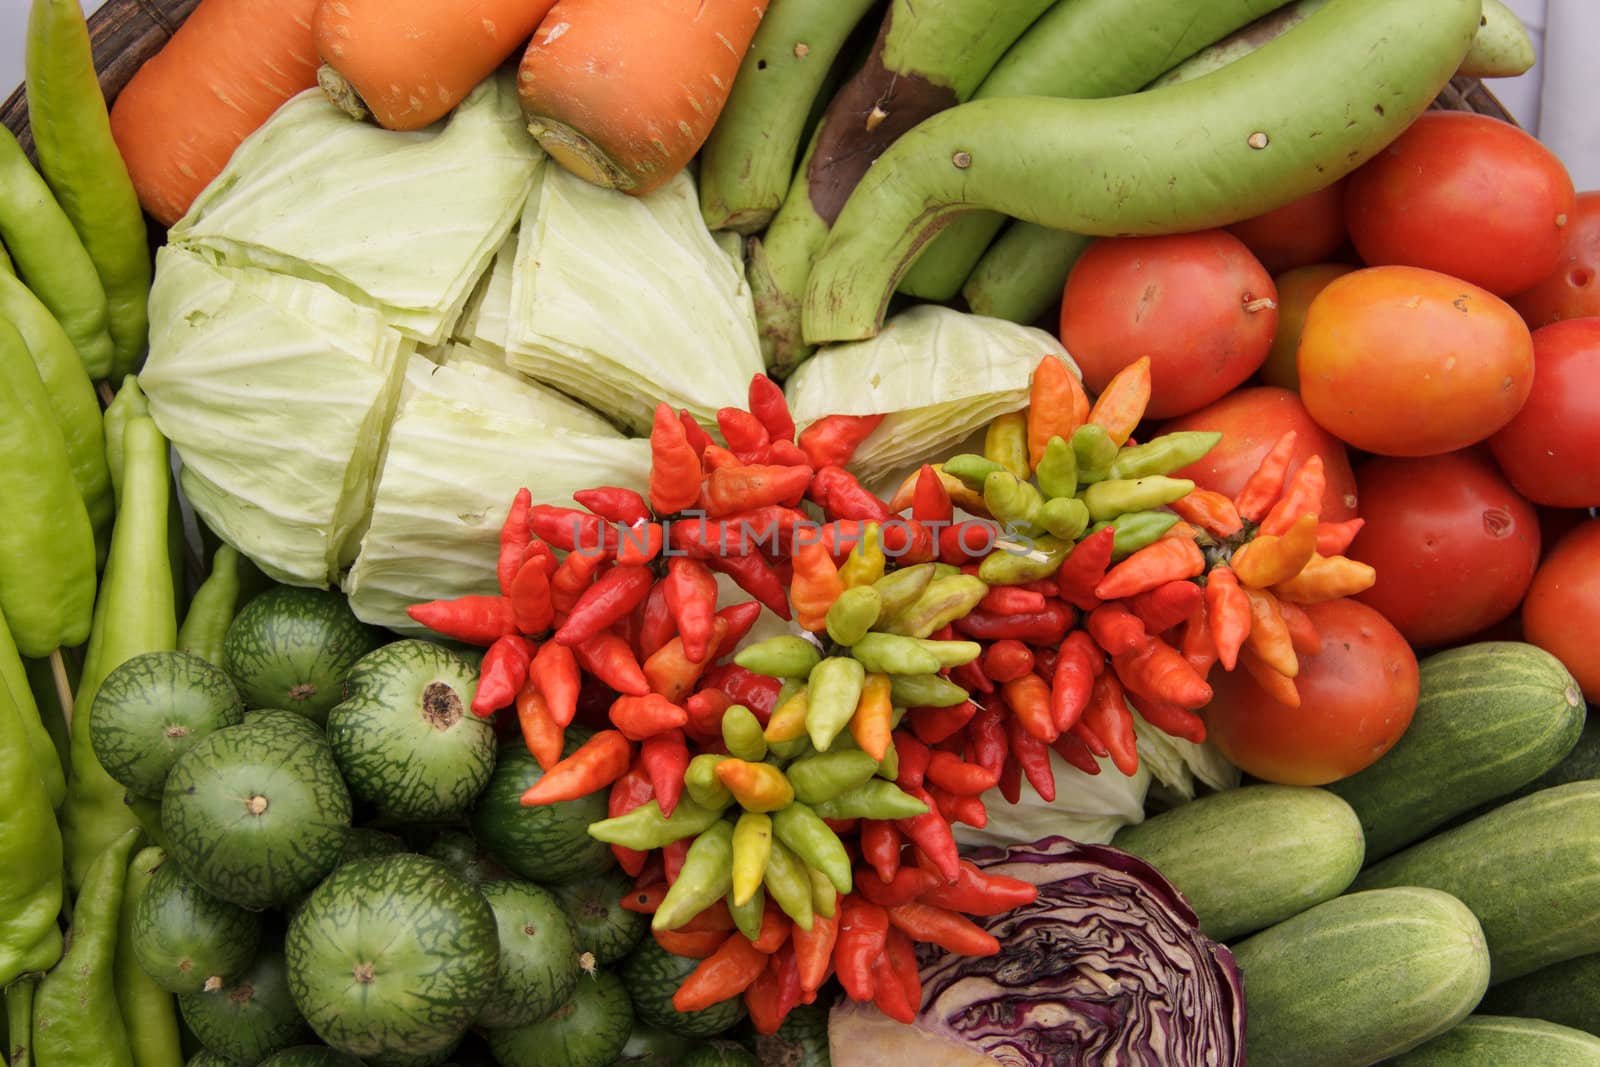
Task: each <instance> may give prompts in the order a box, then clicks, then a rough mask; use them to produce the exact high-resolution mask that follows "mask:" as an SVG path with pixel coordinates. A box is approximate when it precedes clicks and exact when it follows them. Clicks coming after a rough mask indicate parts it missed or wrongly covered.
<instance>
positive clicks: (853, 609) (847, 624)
mask: <svg viewBox="0 0 1600 1067" xmlns="http://www.w3.org/2000/svg"><path fill="white" fill-rule="evenodd" d="M882 612H883V597H882V596H880V595H879V594H878V591H877V590H876V589H874V588H873V587H872V586H870V585H858V586H856V587H854V588H852V589H846V590H845V591H844V592H842V593H840V594H839V598H838V599H837V600H835V601H834V602H833V606H832V607H830V608H829V609H828V618H827V627H828V636H829V637H831V638H833V640H834V641H835V642H837V643H838V644H841V645H853V644H855V643H856V642H857V641H860V640H861V639H862V638H863V637H865V636H866V633H867V631H868V630H870V629H872V627H873V624H874V623H876V622H877V621H878V616H879V615H880V614H881V613H882Z"/></svg>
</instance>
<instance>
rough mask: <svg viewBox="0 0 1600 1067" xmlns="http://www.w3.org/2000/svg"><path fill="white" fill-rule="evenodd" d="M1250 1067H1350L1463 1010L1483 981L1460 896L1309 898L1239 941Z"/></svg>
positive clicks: (1413, 1042)
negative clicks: (1308, 904)
mask: <svg viewBox="0 0 1600 1067" xmlns="http://www.w3.org/2000/svg"><path fill="white" fill-rule="evenodd" d="M1233 958H1234V962H1235V963H1237V964H1238V966H1239V972H1240V973H1241V974H1242V975H1244V991H1245V997H1246V1002H1247V1003H1248V1005H1249V1011H1248V1012H1247V1013H1246V1028H1245V1047H1246V1048H1247V1049H1248V1050H1249V1055H1250V1067H1278V1065H1280V1064H1281V1065H1283V1067H1355V1065H1357V1064H1369V1063H1376V1062H1378V1061H1379V1060H1382V1059H1384V1058H1385V1057H1387V1056H1394V1055H1397V1054H1399V1053H1401V1052H1405V1051H1406V1050H1408V1049H1411V1048H1414V1047H1416V1046H1417V1045H1420V1044H1421V1043H1422V1042H1424V1041H1426V1040H1428V1039H1429V1038H1431V1037H1435V1036H1437V1035H1439V1034H1442V1033H1444V1032H1445V1031H1446V1030H1448V1029H1450V1028H1451V1027H1452V1026H1454V1025H1455V1024H1456V1023H1458V1022H1460V1021H1461V1020H1462V1019H1464V1018H1466V1016H1467V1014H1468V1013H1469V1012H1471V1011H1472V1009H1473V1006H1474V1005H1476V1004H1477V1003H1478V1000H1479V999H1480V998H1481V997H1482V996H1483V991H1484V988H1485V986H1486V985H1487V984H1488V981H1489V952H1488V949H1487V948H1486V946H1485V945H1484V938H1483V930H1482V928H1481V927H1480V926H1479V924H1478V921H1477V919H1475V918H1474V917H1473V915H1472V912H1471V911H1469V910H1468V909H1467V907H1466V905H1464V904H1462V903H1461V901H1459V900H1457V899H1455V898H1454V897H1452V896H1450V895H1449V894H1448V893H1441V892H1439V891H1438V890H1435V889H1419V888H1416V887H1412V886H1405V887H1400V888H1395V889H1383V890H1376V891H1373V892H1370V893H1351V894H1348V895H1346V896H1342V897H1334V898H1333V899H1332V900H1329V901H1326V902H1324V903H1322V904H1318V905H1317V906H1316V907H1314V908H1312V909H1310V910H1309V911H1303V912H1301V913H1300V914H1299V915H1296V916H1295V917H1294V918H1292V919H1286V920H1284V921H1283V922H1281V923H1278V924H1277V925H1276V926H1269V927H1268V928H1267V929H1265V930H1263V931H1261V932H1260V933H1258V934H1255V935H1253V936H1252V937H1249V938H1247V939H1245V940H1244V941H1241V942H1240V943H1239V944H1237V945H1235V946H1234V948H1233Z"/></svg>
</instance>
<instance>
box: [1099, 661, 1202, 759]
mask: <svg viewBox="0 0 1600 1067" xmlns="http://www.w3.org/2000/svg"><path fill="white" fill-rule="evenodd" d="M1111 666H1112V667H1114V668H1115V669H1116V672H1117V677H1118V678H1119V679H1120V680H1121V681H1122V684H1123V685H1124V686H1125V687H1127V689H1128V691H1129V692H1130V693H1137V694H1139V695H1140V696H1147V697H1153V698H1155V699H1156V700H1167V701H1171V702H1172V703H1174V704H1176V705H1178V706H1179V707H1181V708H1203V707H1205V706H1206V705H1207V704H1209V703H1211V687H1210V686H1209V685H1207V684H1206V680H1205V679H1204V678H1202V677H1200V675H1199V674H1198V673H1197V672H1196V671H1195V669H1194V666H1193V665H1192V664H1190V662H1189V661H1188V660H1186V659H1184V658H1183V654H1182V653H1180V652H1179V651H1178V650H1177V649H1175V648H1173V647H1172V646H1171V645H1169V644H1167V643H1166V642H1165V641H1163V640H1161V638H1159V637H1152V638H1150V639H1149V640H1148V641H1146V642H1145V645H1144V647H1143V648H1141V649H1139V650H1138V651H1136V652H1127V653H1123V654H1122V655H1120V656H1112V657H1111ZM1106 742H1107V743H1108V744H1109V743H1110V739H1109V738H1106Z"/></svg>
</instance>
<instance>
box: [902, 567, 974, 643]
mask: <svg viewBox="0 0 1600 1067" xmlns="http://www.w3.org/2000/svg"><path fill="white" fill-rule="evenodd" d="M988 595H989V587H988V585H987V584H986V583H985V582H984V581H983V579H982V578H981V577H979V576H977V575H972V574H962V573H960V572H957V573H955V574H951V575H947V576H945V577H943V578H935V579H934V580H933V581H931V582H929V583H928V587H927V588H926V589H924V590H923V591H922V595H921V596H919V597H917V599H916V600H915V601H913V602H912V603H911V604H910V605H909V606H907V607H905V608H902V609H901V610H900V611H899V612H897V613H895V614H894V615H893V616H889V615H885V616H883V617H881V618H880V620H879V623H878V629H879V630H881V631H883V632H884V633H889V634H898V635H900V636H902V637H927V636H928V635H929V634H931V633H933V632H934V631H935V630H937V629H939V628H940V627H942V626H944V625H945V624H947V623H951V622H954V621H955V620H957V619H959V618H961V617H962V616H963V615H966V614H967V613H968V612H970V611H971V610H972V609H973V608H975V607H977V606H978V602H979V601H980V600H982V599H983V598H984V597H986V596H988Z"/></svg>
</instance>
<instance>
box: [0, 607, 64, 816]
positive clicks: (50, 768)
mask: <svg viewBox="0 0 1600 1067" xmlns="http://www.w3.org/2000/svg"><path fill="white" fill-rule="evenodd" d="M8 694H9V696H10V698H11V701H12V703H13V705H14V706H15V707H16V709H17V714H18V715H19V716H20V717H21V723H22V728H23V730H24V731H25V732H26V733H27V735H28V749H29V751H30V752H32V754H33V765H34V768H35V770H37V771H38V774H39V783H40V784H41V785H43V786H44V792H45V796H47V797H48V798H49V799H50V807H51V808H52V809H54V808H58V807H60V806H61V801H62V798H64V797H65V796H66V795H67V777H66V774H65V772H63V771H62V769H61V756H60V754H59V753H58V752H57V751H56V745H55V741H54V740H53V739H52V738H51V737H50V731H49V730H47V729H45V725H44V716H43V715H41V714H40V713H39V705H38V702H37V701H35V700H34V697H33V687H32V686H31V685H29V683H28V668H27V666H26V665H25V664H24V663H23V662H22V657H21V656H19V655H17V646H16V642H14V641H12V640H11V630H10V629H9V628H8V627H7V626H6V620H5V616H4V615H0V698H3V697H5V696H6V695H8ZM0 810H3V809H0Z"/></svg>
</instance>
